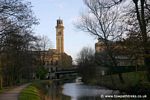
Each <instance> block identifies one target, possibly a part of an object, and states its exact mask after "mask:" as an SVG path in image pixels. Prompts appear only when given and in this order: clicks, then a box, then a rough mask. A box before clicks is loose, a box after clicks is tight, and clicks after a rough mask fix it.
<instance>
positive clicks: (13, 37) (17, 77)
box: [0, 0, 38, 86]
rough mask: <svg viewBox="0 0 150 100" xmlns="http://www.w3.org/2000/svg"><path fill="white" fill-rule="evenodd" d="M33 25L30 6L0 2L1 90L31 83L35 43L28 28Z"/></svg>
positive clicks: (9, 0) (17, 0)
mask: <svg viewBox="0 0 150 100" xmlns="http://www.w3.org/2000/svg"><path fill="white" fill-rule="evenodd" d="M37 23H38V22H37V19H36V18H35V16H34V15H33V12H32V10H31V4H30V2H25V1H24V0H0V67H1V70H2V71H1V72H2V78H3V80H4V81H3V83H4V86H9V85H16V84H18V83H20V81H21V80H22V79H27V80H30V79H32V77H33V72H34V69H35V65H36V58H35V55H34V54H33V52H32V51H33V50H35V49H36V45H35V43H36V42H37V37H35V36H34V35H33V34H32V33H33V32H32V26H33V25H36V24H37Z"/></svg>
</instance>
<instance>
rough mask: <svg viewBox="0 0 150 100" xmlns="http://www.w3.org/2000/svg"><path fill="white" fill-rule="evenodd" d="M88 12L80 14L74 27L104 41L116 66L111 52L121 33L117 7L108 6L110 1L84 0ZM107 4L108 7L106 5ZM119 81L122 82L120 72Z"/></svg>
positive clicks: (111, 60) (114, 64)
mask: <svg viewBox="0 0 150 100" xmlns="http://www.w3.org/2000/svg"><path fill="white" fill-rule="evenodd" d="M84 3H85V5H86V6H87V9H88V12H87V13H86V14H82V16H81V19H80V22H79V23H77V25H76V27H77V28H78V29H80V30H82V31H85V32H88V33H90V34H91V35H93V36H95V37H97V38H99V40H100V41H102V42H104V45H105V46H106V48H105V51H106V52H107V54H108V56H109V58H110V62H112V66H117V61H116V59H115V55H114V54H113V49H114V47H113V46H112V43H111V42H113V41H117V40H120V38H121V36H122V34H123V31H122V29H123V27H122V25H121V23H120V22H119V21H120V18H119V17H120V16H119V10H118V7H116V6H115V7H114V6H110V4H111V3H110V2H108V1H104V0H84ZM108 6H109V7H108ZM119 78H120V81H121V82H123V78H122V75H121V73H119Z"/></svg>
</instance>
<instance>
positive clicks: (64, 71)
mask: <svg viewBox="0 0 150 100" xmlns="http://www.w3.org/2000/svg"><path fill="white" fill-rule="evenodd" d="M77 74H78V73H77V69H76V68H55V70H54V69H52V70H50V71H49V75H48V76H49V79H67V78H68V79H69V78H73V77H76V76H77Z"/></svg>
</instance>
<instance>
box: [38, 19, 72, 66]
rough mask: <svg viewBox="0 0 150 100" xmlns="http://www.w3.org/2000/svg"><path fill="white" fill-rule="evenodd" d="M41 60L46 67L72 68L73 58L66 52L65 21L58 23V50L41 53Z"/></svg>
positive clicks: (58, 21) (59, 20)
mask: <svg viewBox="0 0 150 100" xmlns="http://www.w3.org/2000/svg"><path fill="white" fill-rule="evenodd" d="M41 60H43V63H44V65H45V66H59V67H70V66H72V57H71V56H70V55H68V54H67V53H65V51H64V25H63V20H61V19H58V20H57V23H56V49H49V50H47V51H41Z"/></svg>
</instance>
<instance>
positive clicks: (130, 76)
mask: <svg viewBox="0 0 150 100" xmlns="http://www.w3.org/2000/svg"><path fill="white" fill-rule="evenodd" d="M122 77H123V80H124V83H121V82H120V80H119V76H118V75H117V74H113V75H106V76H101V77H99V79H98V80H97V81H98V84H99V85H102V86H106V87H110V88H116V89H123V90H124V89H127V88H129V87H132V86H133V87H134V86H136V85H139V84H146V85H147V87H148V86H149V84H150V83H149V82H148V79H147V76H146V72H145V71H138V72H127V73H122ZM112 79H113V81H114V84H112Z"/></svg>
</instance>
